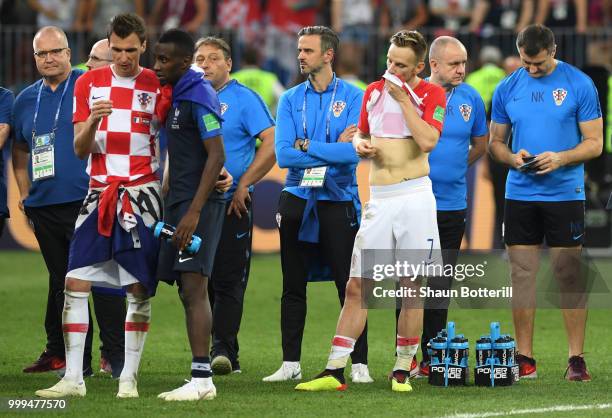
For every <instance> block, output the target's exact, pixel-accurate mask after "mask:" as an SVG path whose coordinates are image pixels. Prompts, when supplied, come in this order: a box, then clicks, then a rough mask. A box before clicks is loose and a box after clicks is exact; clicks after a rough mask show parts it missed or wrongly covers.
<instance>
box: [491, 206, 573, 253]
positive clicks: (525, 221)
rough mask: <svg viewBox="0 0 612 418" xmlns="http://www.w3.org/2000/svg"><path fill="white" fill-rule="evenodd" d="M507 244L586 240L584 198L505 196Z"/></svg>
mask: <svg viewBox="0 0 612 418" xmlns="http://www.w3.org/2000/svg"><path fill="white" fill-rule="evenodd" d="M503 231H504V242H505V243H506V245H538V244H541V243H542V242H543V239H544V238H546V244H547V245H548V246H549V247H576V246H578V245H582V244H583V243H584V201H583V200H569V201H562V202H530V201H523V200H511V199H506V204H505V208H504V228H503Z"/></svg>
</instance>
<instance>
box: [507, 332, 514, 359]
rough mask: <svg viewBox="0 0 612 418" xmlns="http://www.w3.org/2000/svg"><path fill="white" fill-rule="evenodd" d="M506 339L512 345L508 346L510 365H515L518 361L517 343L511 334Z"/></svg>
mask: <svg viewBox="0 0 612 418" xmlns="http://www.w3.org/2000/svg"><path fill="white" fill-rule="evenodd" d="M506 340H507V342H508V344H509V345H510V347H509V348H508V350H509V351H510V353H509V356H508V361H509V362H508V366H514V364H515V363H516V361H515V360H516V343H515V341H514V338H512V337H510V336H509V335H508V336H507V337H506Z"/></svg>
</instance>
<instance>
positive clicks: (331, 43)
mask: <svg viewBox="0 0 612 418" xmlns="http://www.w3.org/2000/svg"><path fill="white" fill-rule="evenodd" d="M306 35H319V36H320V37H321V52H325V51H327V50H328V49H331V50H332V51H334V55H336V52H337V51H338V45H339V44H340V39H339V38H338V35H337V34H336V32H334V31H333V30H331V29H330V28H328V27H327V26H306V27H305V28H302V29H301V30H300V31H299V32H298V37H301V36H306Z"/></svg>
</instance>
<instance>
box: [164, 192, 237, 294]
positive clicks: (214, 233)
mask: <svg viewBox="0 0 612 418" xmlns="http://www.w3.org/2000/svg"><path fill="white" fill-rule="evenodd" d="M190 204H191V201H190V200H188V201H184V202H180V203H177V204H175V205H172V206H168V207H166V208H165V209H164V222H166V223H167V224H169V225H173V226H176V225H178V223H179V222H180V221H181V219H182V217H183V215H184V214H185V213H186V212H187V209H189V205H190ZM224 217H225V202H224V201H208V202H206V204H205V205H204V207H203V208H202V212H201V214H200V221H199V223H198V226H197V228H196V230H195V233H194V234H195V235H197V236H199V237H200V238H202V245H201V246H200V251H198V252H197V253H196V254H195V255H193V256H192V255H191V254H187V253H179V251H178V250H177V249H176V247H175V246H174V245H173V244H172V243H171V242H169V241H165V240H162V242H161V248H160V251H159V264H158V266H157V278H158V279H159V280H162V281H164V282H167V283H169V284H173V283H174V282H175V281H178V280H179V279H180V275H181V273H200V274H202V275H203V276H206V277H210V274H211V273H212V269H213V263H214V259H215V253H216V252H217V246H218V245H219V239H220V238H221V231H222V230H223V219H224Z"/></svg>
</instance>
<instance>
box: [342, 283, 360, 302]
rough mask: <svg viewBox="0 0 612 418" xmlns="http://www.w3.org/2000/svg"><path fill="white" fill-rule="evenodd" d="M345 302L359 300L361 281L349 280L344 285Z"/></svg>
mask: <svg viewBox="0 0 612 418" xmlns="http://www.w3.org/2000/svg"><path fill="white" fill-rule="evenodd" d="M345 300H347V301H348V300H361V279H354V278H351V279H349V281H348V283H347V284H346V296H345Z"/></svg>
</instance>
